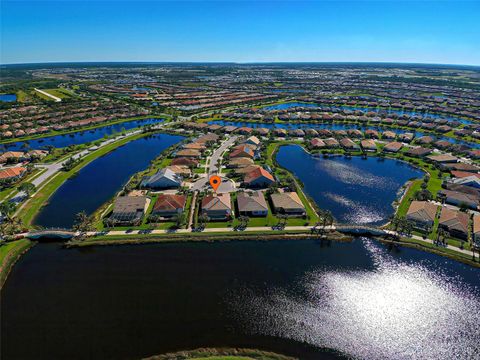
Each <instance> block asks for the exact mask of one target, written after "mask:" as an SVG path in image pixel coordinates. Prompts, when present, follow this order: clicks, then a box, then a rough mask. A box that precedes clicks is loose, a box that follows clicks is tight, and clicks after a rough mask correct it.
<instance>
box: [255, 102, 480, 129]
mask: <svg viewBox="0 0 480 360" xmlns="http://www.w3.org/2000/svg"><path fill="white" fill-rule="evenodd" d="M295 107H303V108H307V109H308V108H312V109H313V108H322V109H333V110H350V111H356V110H360V111H363V112H376V113H379V114H384V115H389V114H395V115H398V116H402V115H409V116H412V117H413V116H420V117H422V118H431V119H445V120H448V121H458V122H460V123H462V124H473V121H470V120H466V119H464V118H461V117H456V116H450V115H444V114H435V113H430V112H428V111H414V110H399V109H386V108H380V107H361V106H347V105H344V106H334V105H332V106H323V105H320V104H313V103H305V102H290V103H284V104H277V105H270V106H266V107H264V109H265V110H288V109H291V108H295Z"/></svg>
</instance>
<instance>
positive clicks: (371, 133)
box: [365, 129, 379, 139]
mask: <svg viewBox="0 0 480 360" xmlns="http://www.w3.org/2000/svg"><path fill="white" fill-rule="evenodd" d="M365 136H366V137H369V138H371V139H378V138H379V135H378V131H376V130H372V129H368V130H366V131H365Z"/></svg>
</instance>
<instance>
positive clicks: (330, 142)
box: [323, 138, 340, 148]
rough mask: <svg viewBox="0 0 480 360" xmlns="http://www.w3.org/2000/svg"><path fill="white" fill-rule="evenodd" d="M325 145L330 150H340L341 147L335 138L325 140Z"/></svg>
mask: <svg viewBox="0 0 480 360" xmlns="http://www.w3.org/2000/svg"><path fill="white" fill-rule="evenodd" d="M323 142H324V143H325V146H326V147H328V148H338V147H339V146H340V143H339V142H338V141H337V139H334V138H328V139H325V140H323Z"/></svg>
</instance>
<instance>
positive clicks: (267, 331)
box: [236, 239, 480, 360]
mask: <svg viewBox="0 0 480 360" xmlns="http://www.w3.org/2000/svg"><path fill="white" fill-rule="evenodd" d="M363 241H364V247H365V249H366V250H367V251H368V252H369V254H370V256H371V257H372V260H373V263H374V270H373V271H371V270H365V269H359V270H341V269H328V268H318V269H317V270H314V271H311V272H309V273H306V274H305V275H304V276H302V277H301V279H299V281H298V282H297V283H296V284H297V285H296V288H295V289H294V290H293V291H292V290H291V289H287V288H274V289H271V290H269V291H267V292H265V293H264V294H262V295H258V290H255V292H256V293H257V295H252V294H254V292H253V291H252V292H250V291H245V292H244V293H243V296H241V297H240V301H236V304H237V309H238V310H239V311H241V313H242V317H243V318H244V319H246V322H247V327H249V328H253V329H254V332H256V333H261V334H264V335H271V336H277V337H281V338H288V339H293V340H296V341H300V342H305V343H307V344H310V345H314V346H318V347H328V348H332V349H335V350H338V351H340V352H342V353H345V354H347V355H349V356H353V357H355V358H360V359H432V360H433V359H474V358H478V351H479V350H480V347H479V346H480V345H479V342H478V339H479V338H480V327H479V326H478V324H479V322H480V313H479V312H478V309H479V308H480V300H479V293H478V289H473V288H470V287H468V286H467V285H465V284H464V283H463V285H459V283H460V281H458V282H457V279H455V278H452V277H449V276H447V275H445V274H442V272H441V271H440V270H438V269H435V271H432V270H433V269H431V268H429V266H428V264H423V265H422V264H419V263H414V262H411V263H408V262H405V261H402V260H399V259H396V258H393V257H392V256H391V255H389V254H388V253H386V250H385V248H383V247H381V246H380V245H378V244H376V243H374V242H372V241H371V240H367V239H364V240H363ZM475 309H476V310H475Z"/></svg>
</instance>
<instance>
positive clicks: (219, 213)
mask: <svg viewBox="0 0 480 360" xmlns="http://www.w3.org/2000/svg"><path fill="white" fill-rule="evenodd" d="M201 211H202V214H203V215H206V216H208V217H209V218H211V219H215V220H225V219H230V218H231V217H232V204H231V198H230V194H229V193H222V194H214V195H207V196H205V197H204V198H203V199H202V210H201Z"/></svg>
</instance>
